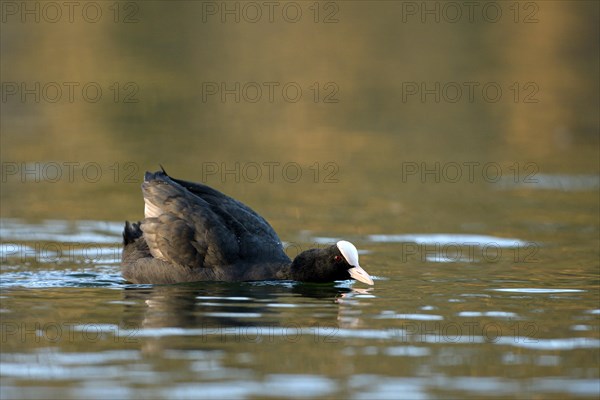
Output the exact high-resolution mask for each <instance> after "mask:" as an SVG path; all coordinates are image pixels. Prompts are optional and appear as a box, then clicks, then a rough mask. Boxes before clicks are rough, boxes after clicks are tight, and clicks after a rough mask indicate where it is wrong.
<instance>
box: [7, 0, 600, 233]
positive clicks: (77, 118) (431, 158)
mask: <svg viewBox="0 0 600 400" xmlns="http://www.w3.org/2000/svg"><path fill="white" fill-rule="evenodd" d="M27 4H29V3H23V4H21V3H14V2H5V3H3V19H4V20H3V24H2V39H1V40H2V41H1V44H2V61H1V67H2V96H3V97H2V111H1V112H2V114H1V117H2V118H1V128H2V150H1V156H2V162H3V174H2V186H3V190H2V198H1V199H2V216H3V217H23V218H57V219H77V218H79V219H82V218H83V219H101V220H111V221H120V220H123V219H125V218H130V219H135V218H139V217H140V216H141V212H142V207H141V204H142V203H141V196H140V191H139V183H141V180H142V177H143V172H144V171H146V170H156V169H158V165H159V163H160V164H162V165H163V166H164V167H165V168H166V170H167V171H168V172H169V173H170V174H172V175H173V176H176V177H182V178H186V179H188V180H195V181H205V182H206V183H208V184H210V185H212V186H214V187H216V188H217V189H220V190H224V191H226V192H227V193H229V194H231V195H233V196H236V197H239V198H241V199H242V200H243V201H246V202H248V203H249V204H250V205H252V206H255V207H256V208H258V209H259V211H260V212H262V213H264V214H265V215H266V216H268V217H270V218H275V219H276V220H277V219H279V218H280V219H281V222H282V223H283V224H285V222H284V221H288V220H289V219H290V218H291V217H294V218H298V220H297V221H295V222H294V228H293V229H302V228H305V227H313V228H314V227H320V226H326V227H328V228H332V227H333V225H334V224H337V223H338V222H339V221H336V220H335V219H334V218H335V216H336V215H337V214H338V213H343V214H344V215H345V217H348V218H349V219H350V225H349V227H350V228H351V229H353V230H360V229H364V230H365V231H368V232H370V231H372V230H373V229H375V230H377V231H386V230H390V229H393V230H403V229H407V230H411V229H412V227H413V226H414V225H412V224H413V223H414V224H418V225H417V226H419V227H421V228H425V229H433V230H437V229H450V228H456V225H450V226H442V227H436V225H437V224H438V222H436V221H440V220H444V221H446V220H448V219H449V221H447V222H448V223H450V224H452V223H454V224H456V223H458V222H460V221H463V220H464V219H465V215H464V209H460V208H458V209H456V208H454V207H464V205H465V203H471V204H469V206H468V207H469V210H472V208H473V207H475V208H481V207H485V202H481V201H475V200H473V201H472V197H471V196H472V195H476V196H477V195H480V194H481V190H480V189H481V188H480V186H481V185H482V184H483V185H484V186H487V187H491V188H496V189H497V188H498V187H499V186H500V184H498V182H493V179H494V178H495V177H496V175H498V174H500V175H499V176H500V178H504V179H508V180H509V181H511V182H513V183H523V181H524V179H525V178H526V177H527V176H528V175H531V176H530V177H533V178H536V177H537V178H539V175H540V174H572V175H580V174H583V175H586V174H597V173H598V140H599V135H598V90H597V89H598V73H597V72H598V40H597V33H598V24H597V16H598V5H597V4H596V2H585V1H584V2H577V3H575V4H574V3H571V2H567V1H557V2H543V3H514V4H513V3H511V4H512V5H511V4H504V3H498V4H497V5H495V6H493V7H492V6H488V7H485V8H484V7H483V6H484V5H485V4H481V5H478V6H477V7H466V6H464V5H463V6H460V7H456V5H454V6H452V4H451V5H450V6H448V5H447V4H444V3H443V2H432V3H431V4H429V5H422V4H421V3H419V2H362V1H353V2H322V3H314V4H313V3H310V4H309V3H304V2H299V3H294V2H292V3H291V4H292V5H289V4H286V3H278V5H277V6H276V7H275V6H273V9H272V10H271V7H267V6H264V5H262V6H261V5H260V3H252V2H250V3H244V2H241V3H238V2H152V3H144V2H117V3H114V4H113V5H111V6H110V7H109V5H106V4H99V5H94V4H95V3H91V4H92V5H89V4H88V6H86V5H85V4H86V3H81V4H80V5H78V6H76V7H75V6H73V10H72V11H71V12H70V10H69V7H66V6H61V7H56V6H54V5H50V6H49V5H48V4H45V3H44V2H32V3H31V4H29V5H27ZM257 4H258V6H257ZM423 4H426V3H423ZM494 4H495V3H494ZM26 7H29V10H30V11H29V14H28V13H27V10H28V9H26ZM36 7H37V8H36ZM228 10H229V11H228ZM71 14H72V15H71ZM36 18H38V19H39V22H37V21H35V19H36ZM70 19H71V20H72V22H70ZM237 21H239V22H237ZM438 21H439V22H438ZM298 89H299V90H300V92H299V91H298ZM435 162H439V163H440V164H439V168H438V171H440V172H437V173H436V172H435V171H436V169H435V168H436V167H435ZM469 162H472V163H476V162H479V163H481V164H480V165H479V166H477V167H473V168H474V169H473V172H474V173H475V175H474V179H473V181H474V182H469V179H468V171H469V167H468V166H466V165H464V164H463V163H469ZM236 163H239V164H238V165H239V168H238V167H236ZM265 163H267V164H265ZM268 163H273V164H271V165H272V167H269V164H268ZM276 163H279V164H276ZM288 163H293V164H291V166H288V169H287V170H286V171H284V170H283V167H285V166H286V165H287V164H288ZM328 163H329V164H328ZM415 163H416V165H417V169H416V170H415V171H413V170H414V166H415ZM422 163H425V164H422ZM448 163H458V164H459V165H460V166H461V170H460V171H458V170H457V169H456V168H455V166H453V164H448ZM487 163H494V164H496V165H492V166H491V167H490V168H491V169H490V170H489V171H484V170H483V167H485V166H486V164H487ZM255 164H258V166H259V167H260V170H259V169H257V167H256V165H255ZM421 167H423V168H421ZM444 167H447V170H446V171H442V169H443V168H444ZM498 167H499V168H501V170H498ZM236 168H237V171H239V172H237V173H236V172H235V171H236ZM269 168H272V170H271V171H272V173H273V176H272V179H269ZM298 168H300V170H299V172H300V173H301V174H302V175H301V177H300V178H299V179H298V180H297V182H294V180H295V179H296V172H297V171H298ZM311 168H312V169H311ZM407 168H408V169H407ZM411 168H412V169H411ZM227 169H229V170H231V171H233V172H232V173H230V174H224V172H226V170H227ZM427 169H432V170H433V171H434V172H433V173H430V174H429V175H425V176H422V173H423V172H425V170H427ZM410 171H413V172H412V173H411V174H408V172H410ZM403 172H404V174H403ZM457 172H458V173H459V174H462V175H460V176H458V178H457V179H453V181H451V180H452V179H445V178H444V174H445V175H447V177H449V178H454V176H455V175H456V173H457ZM257 173H260V174H262V175H261V176H258V175H257ZM329 174H331V177H332V178H334V179H330V180H331V181H332V182H329V180H327V179H325V178H326V177H327V176H328V175H329ZM288 175H289V176H288ZM436 175H437V176H436ZM284 178H286V179H284ZM436 178H437V179H438V180H439V181H440V182H436ZM488 178H489V179H488ZM315 181H316V183H315ZM490 183H492V184H491V185H490ZM442 193H443V196H440V194H442ZM493 193H494V196H496V193H495V192H493ZM531 193H533V192H529V194H531ZM535 193H536V195H537V196H539V195H541V194H540V193H539V192H535ZM529 194H528V193H523V194H522V195H525V196H528V195H529ZM455 203H460V204H455ZM458 211H461V212H458ZM505 211H506V210H505ZM485 212H491V213H494V212H498V210H497V209H495V207H490V208H489V209H487V210H486V211H485ZM348 213H351V214H352V216H349V215H346V214H348ZM365 214H369V216H368V218H367V217H365V216H364V215H365ZM373 214H376V215H375V216H376V217H377V218H375V219H374V218H373V217H374V215H373ZM452 215H454V217H452ZM407 224H408V225H407ZM275 225H277V224H275ZM344 229H347V227H345V228H344ZM356 233H360V232H356Z"/></svg>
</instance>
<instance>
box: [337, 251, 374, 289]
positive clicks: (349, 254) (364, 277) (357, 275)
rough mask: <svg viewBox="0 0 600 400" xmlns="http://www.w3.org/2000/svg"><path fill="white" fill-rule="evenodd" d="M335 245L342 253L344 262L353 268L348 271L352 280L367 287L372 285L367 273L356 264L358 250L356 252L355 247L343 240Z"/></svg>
mask: <svg viewBox="0 0 600 400" xmlns="http://www.w3.org/2000/svg"><path fill="white" fill-rule="evenodd" d="M336 245H337V247H338V249H339V250H340V253H342V255H343V256H344V258H345V259H346V262H347V263H348V264H350V265H352V267H353V268H350V269H349V270H348V272H349V273H350V276H351V277H352V279H356V280H357V281H361V282H363V283H366V284H367V285H373V284H374V282H373V279H371V277H370V276H369V274H367V271H365V270H364V269H362V268H361V267H360V265H359V264H358V250H356V247H354V245H353V244H352V243H350V242H347V241H345V240H340V241H339V242H337V243H336Z"/></svg>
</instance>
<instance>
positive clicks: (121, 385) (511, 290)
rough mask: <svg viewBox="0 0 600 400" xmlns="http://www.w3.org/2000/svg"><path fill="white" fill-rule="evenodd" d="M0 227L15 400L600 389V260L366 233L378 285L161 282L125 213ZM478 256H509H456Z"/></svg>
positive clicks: (592, 392) (6, 393)
mask: <svg viewBox="0 0 600 400" xmlns="http://www.w3.org/2000/svg"><path fill="white" fill-rule="evenodd" d="M1 229H2V231H1V233H2V238H3V243H2V248H1V249H2V253H1V256H2V261H3V263H2V265H3V266H2V274H1V276H0V279H1V282H0V285H1V287H2V308H1V310H0V311H1V315H2V332H1V334H2V349H3V351H2V355H1V370H2V389H1V390H2V397H3V398H12V397H27V398H30V397H32V398H57V397H60V398H64V397H67V398H82V397H84V398H126V397H136V398H140V397H143V398H156V397H167V396H168V397H175V398H197V397H202V398H232V397H235V398H248V397H286V396H288V395H290V394H292V395H293V396H294V397H301V398H321V397H336V398H339V397H345V398H347V397H350V398H357V399H358V398H365V399H367V398H368V399H372V398H384V399H391V398H399V397H401V398H410V399H413V398H433V397H461V398H480V397H482V396H490V395H491V396H493V397H513V396H516V397H523V396H524V397H527V396H530V395H532V394H534V393H535V394H536V395H540V396H542V397H544V398H564V397H565V396H568V397H590V398H592V397H595V396H597V395H598V393H599V386H598V384H599V383H598V382H599V381H598V357H599V354H600V352H599V349H600V339H599V337H600V335H599V330H598V327H599V324H598V321H599V319H600V308H599V307H598V286H597V284H598V281H597V274H596V270H595V268H592V267H589V268H588V267H585V266H582V267H580V268H579V269H578V273H574V271H558V270H554V268H553V265H552V264H553V263H552V260H551V259H548V258H546V260H545V263H544V264H543V265H540V263H530V264H527V263H515V262H514V261H513V260H512V258H513V257H514V254H515V253H514V250H515V249H516V248H518V247H520V246H526V245H527V241H526V240H524V239H521V238H517V237H510V238H509V237H495V236H490V235H475V234H397V235H391V234H390V235H383V234H373V235H366V236H364V237H360V238H358V237H357V238H354V240H355V242H356V244H357V246H358V247H359V248H361V249H363V250H364V251H362V253H363V255H362V257H363V264H364V265H365V266H368V267H369V271H370V272H372V273H373V274H374V279H375V286H374V287H370V288H366V287H364V286H363V285H360V284H358V283H354V284H353V283H351V282H338V283H336V284H303V283H297V282H247V283H212V282H209V283H196V284H185V285H170V286H169V285H167V286H151V285H131V284H127V283H126V282H125V281H124V280H123V278H122V277H121V275H120V271H119V259H118V258H119V255H120V243H119V241H120V230H121V224H120V223H113V222H102V221H79V222H67V221H60V220H47V221H42V222H38V223H27V222H25V221H21V220H18V219H4V220H2V224H1ZM304 235H305V237H306V234H304ZM310 239H312V240H309V241H308V242H309V243H310V242H312V243H325V242H326V241H327V240H325V239H326V238H324V237H316V236H315V237H312V238H310ZM426 245H427V246H430V251H429V250H427V251H428V252H430V254H426V255H425V257H424V259H420V258H415V249H418V248H419V246H426ZM544 245H545V246H548V247H552V246H553V245H552V244H550V243H547V244H544ZM448 246H450V247H451V248H450V247H448ZM444 248H446V250H444ZM483 248H488V249H494V251H495V254H497V253H498V252H499V251H500V252H501V251H505V250H506V251H510V252H511V253H510V255H509V256H502V257H501V258H500V259H498V260H491V261H490V260H485V259H480V258H477V259H469V257H468V254H469V253H468V252H467V253H465V254H467V257H465V256H464V255H461V256H457V255H456V252H457V251H458V250H459V249H463V250H464V249H467V250H468V249H471V253H472V254H473V255H474V257H475V256H476V257H481V254H484V253H482V252H481V249H483ZM448 249H450V250H448ZM450 253H452V254H450ZM547 255H548V252H547V251H546V252H545V257H547ZM494 257H495V256H494ZM408 259H410V261H407V260H408ZM549 271H552V272H549Z"/></svg>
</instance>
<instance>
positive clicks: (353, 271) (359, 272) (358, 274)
mask: <svg viewBox="0 0 600 400" xmlns="http://www.w3.org/2000/svg"><path fill="white" fill-rule="evenodd" d="M348 272H349V273H350V276H351V277H352V279H356V280H357V281H361V282H363V283H366V284H367V285H373V284H374V282H373V279H371V276H369V274H367V271H365V270H364V269H362V268H361V267H360V266H358V267H354V268H350V269H349V270H348Z"/></svg>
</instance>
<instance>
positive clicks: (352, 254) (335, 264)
mask: <svg viewBox="0 0 600 400" xmlns="http://www.w3.org/2000/svg"><path fill="white" fill-rule="evenodd" d="M291 272H292V277H293V279H294V280H298V281H304V282H333V281H343V280H347V279H356V280H357V281H361V282H364V283H366V284H368V285H372V284H373V279H371V277H370V276H369V274H368V273H367V271H365V270H364V269H362V268H361V267H360V265H359V264H358V251H357V250H356V247H354V245H353V244H352V243H350V242H347V241H345V240H340V241H339V242H337V243H336V244H335V245H333V246H331V247H327V248H325V249H311V250H306V251H303V252H302V253H300V254H298V256H297V257H296V258H295V259H294V262H293V263H292V267H291Z"/></svg>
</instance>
